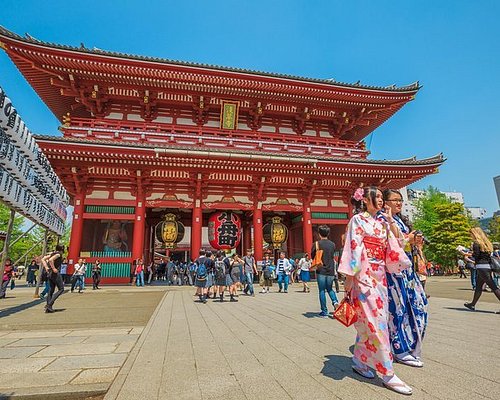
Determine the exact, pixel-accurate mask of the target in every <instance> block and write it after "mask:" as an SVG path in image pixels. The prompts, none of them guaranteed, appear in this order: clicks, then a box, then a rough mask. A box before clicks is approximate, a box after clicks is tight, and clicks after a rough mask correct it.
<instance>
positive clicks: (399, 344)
mask: <svg viewBox="0 0 500 400" xmlns="http://www.w3.org/2000/svg"><path fill="white" fill-rule="evenodd" d="M379 218H380V219H384V218H383V217H382V216H381V215H380V216H379ZM394 220H395V221H396V223H397V225H398V227H399V230H400V231H401V233H402V236H403V237H402V238H400V240H401V242H402V245H403V246H404V245H405V244H407V240H406V238H407V235H408V234H409V233H410V229H409V228H408V227H407V226H406V225H405V223H404V222H403V221H402V220H401V218H399V217H398V216H394ZM407 255H408V257H409V258H410V260H412V256H411V251H410V250H409V249H408V251H407ZM387 288H388V291H389V334H390V341H391V347H392V351H393V353H394V354H395V355H404V354H405V353H410V354H411V355H412V356H414V357H416V358H420V356H421V353H422V340H423V338H424V335H425V329H426V327H427V308H428V302H427V297H426V295H425V292H424V288H423V287H422V283H421V282H420V279H419V278H418V274H417V273H415V271H414V268H413V266H412V267H410V268H408V269H406V270H404V271H401V273H398V274H391V273H387Z"/></svg>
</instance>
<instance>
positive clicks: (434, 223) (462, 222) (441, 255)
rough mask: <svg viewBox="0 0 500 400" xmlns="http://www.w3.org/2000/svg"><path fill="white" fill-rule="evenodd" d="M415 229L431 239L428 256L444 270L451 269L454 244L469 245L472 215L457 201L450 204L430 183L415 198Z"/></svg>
mask: <svg viewBox="0 0 500 400" xmlns="http://www.w3.org/2000/svg"><path fill="white" fill-rule="evenodd" d="M416 207H417V213H416V219H415V222H414V229H418V230H421V231H422V232H423V233H424V235H425V237H426V238H427V239H429V240H430V242H431V243H430V244H429V245H428V246H426V248H425V253H426V256H427V258H428V259H429V260H430V261H432V262H436V263H438V264H440V265H441V266H442V267H443V268H444V269H445V270H451V269H453V268H454V266H455V264H456V259H457V255H458V254H457V250H456V248H457V246H458V245H462V246H468V245H469V244H470V241H471V238H470V234H469V231H470V228H471V226H472V220H471V218H470V217H469V216H468V215H467V214H466V213H465V210H464V207H463V205H462V204H459V203H452V202H451V200H450V199H448V198H447V197H446V196H445V195H444V194H443V193H440V192H439V191H438V190H437V189H436V188H433V187H432V186H431V187H429V188H428V189H427V190H426V193H425V195H424V196H423V197H422V198H420V199H419V200H418V201H417V204H416Z"/></svg>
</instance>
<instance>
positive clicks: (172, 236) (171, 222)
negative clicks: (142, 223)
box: [155, 213, 184, 249]
mask: <svg viewBox="0 0 500 400" xmlns="http://www.w3.org/2000/svg"><path fill="white" fill-rule="evenodd" d="M155 233H156V238H157V239H158V240H159V241H160V242H162V243H164V244H165V248H167V249H173V248H174V247H175V245H176V244H177V243H179V242H180V241H181V240H182V238H183V237H184V225H183V224H182V222H179V221H177V216H176V215H175V214H171V213H169V214H166V215H165V220H164V221H162V222H160V223H159V224H158V225H156V228H155Z"/></svg>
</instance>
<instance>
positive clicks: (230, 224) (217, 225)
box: [208, 211, 241, 250]
mask: <svg viewBox="0 0 500 400" xmlns="http://www.w3.org/2000/svg"><path fill="white" fill-rule="evenodd" d="M240 240H241V219H240V217H239V216H238V215H237V214H234V213H233V212H231V211H219V212H216V213H214V214H212V215H211V216H210V218H209V219H208V241H209V242H210V245H211V246H212V247H213V248H214V249H217V250H231V249H234V248H235V247H238V245H239V244H240Z"/></svg>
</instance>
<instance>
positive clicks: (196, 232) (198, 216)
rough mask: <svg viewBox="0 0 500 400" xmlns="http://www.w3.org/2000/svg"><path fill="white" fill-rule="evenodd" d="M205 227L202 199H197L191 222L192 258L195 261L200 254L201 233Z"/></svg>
mask: <svg viewBox="0 0 500 400" xmlns="http://www.w3.org/2000/svg"><path fill="white" fill-rule="evenodd" d="M202 227H203V214H202V212H201V200H199V199H196V200H195V201H194V207H193V217H192V222H191V260H192V261H194V260H196V259H197V258H198V256H199V255H200V249H201V238H202V237H201V233H202Z"/></svg>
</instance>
